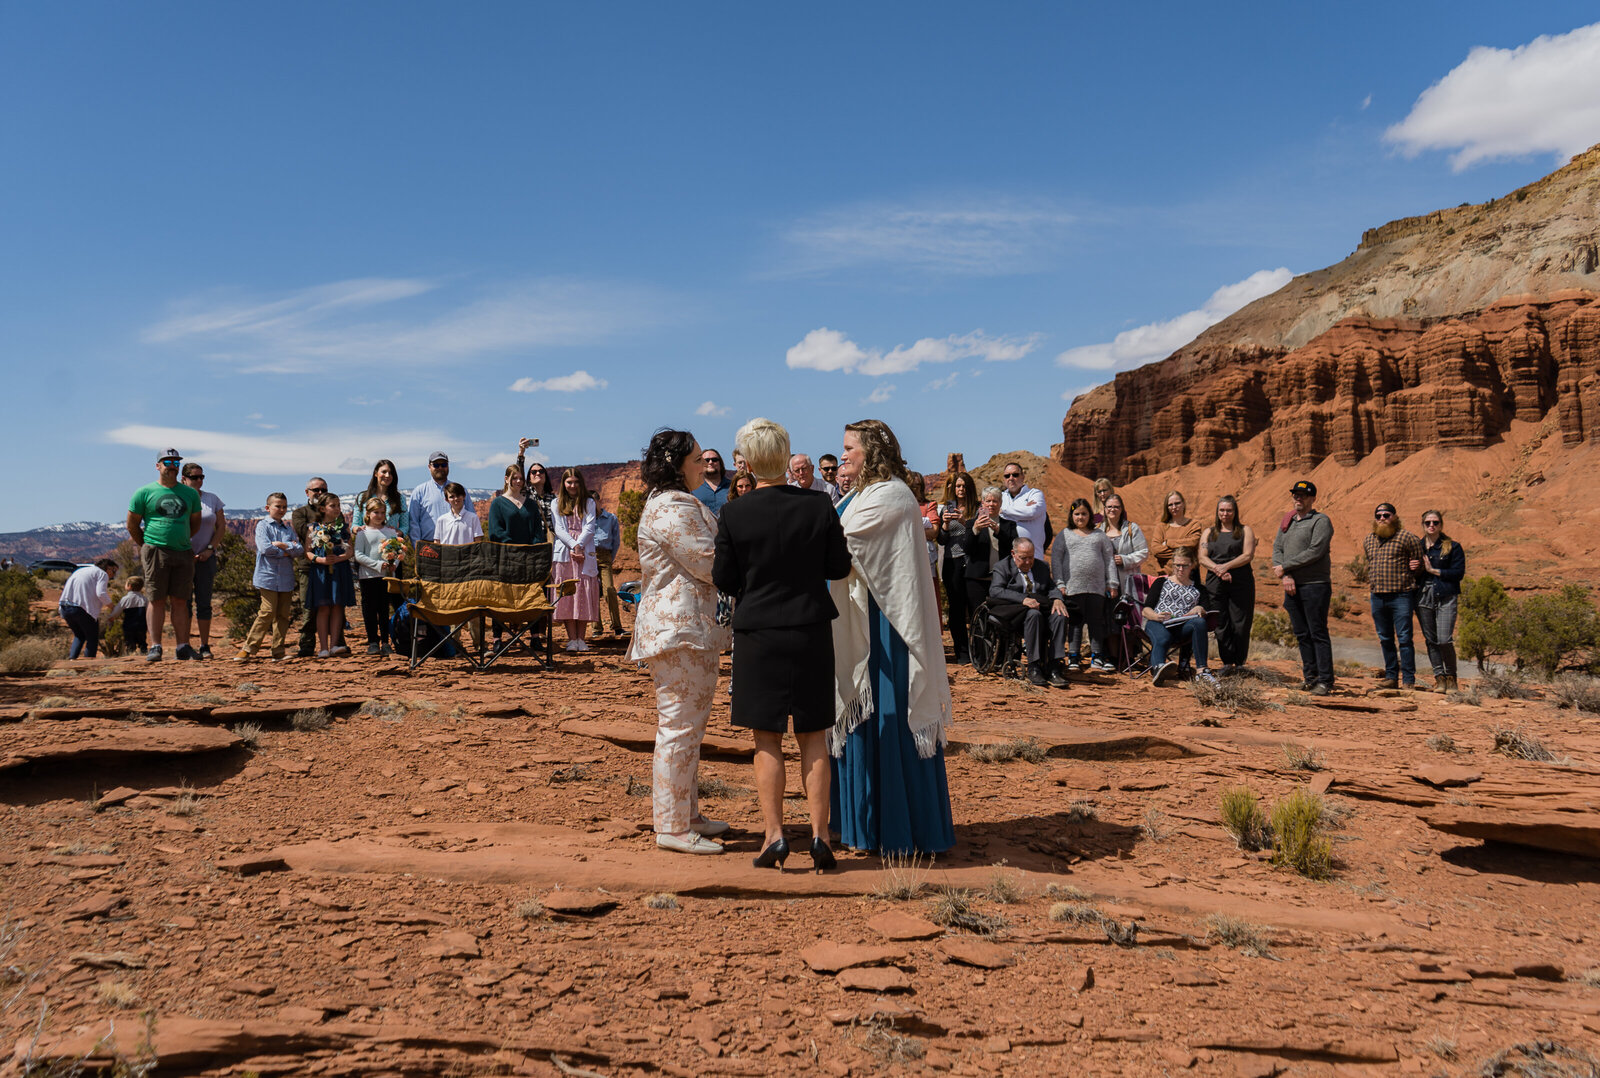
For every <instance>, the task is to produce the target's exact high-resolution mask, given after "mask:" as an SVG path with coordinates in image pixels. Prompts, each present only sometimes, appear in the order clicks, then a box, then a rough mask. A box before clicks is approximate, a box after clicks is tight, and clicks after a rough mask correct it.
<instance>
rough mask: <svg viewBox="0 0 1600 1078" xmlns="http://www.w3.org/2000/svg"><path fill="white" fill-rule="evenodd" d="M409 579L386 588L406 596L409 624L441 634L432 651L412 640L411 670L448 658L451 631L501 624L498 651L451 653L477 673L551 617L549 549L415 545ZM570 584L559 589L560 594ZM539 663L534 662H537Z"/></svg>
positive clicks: (550, 651) (549, 662)
mask: <svg viewBox="0 0 1600 1078" xmlns="http://www.w3.org/2000/svg"><path fill="white" fill-rule="evenodd" d="M416 567H417V568H416V572H417V575H416V576H414V577H406V578H403V579H395V578H391V579H390V581H389V589H390V590H391V591H393V592H396V593H398V594H400V595H401V596H403V597H404V598H405V599H406V602H407V606H408V608H409V610H410V612H411V615H412V617H414V618H415V619H417V620H418V621H420V622H424V623H426V624H428V625H431V626H433V627H434V628H436V629H438V630H439V633H438V634H437V639H435V640H433V641H432V643H431V646H426V647H425V646H424V643H425V634H423V633H420V632H413V633H412V634H411V649H410V669H416V668H417V667H418V666H419V665H421V664H422V663H423V662H424V661H426V660H427V659H429V658H432V657H433V656H435V655H440V654H446V653H447V652H446V644H448V643H450V642H451V641H453V640H454V639H455V635H456V631H457V630H458V629H460V628H462V627H463V626H465V625H468V624H470V623H471V622H473V621H475V620H477V619H480V618H489V617H493V618H496V619H498V620H499V621H500V622H501V623H502V624H503V625H504V626H505V627H506V628H507V629H508V630H509V632H510V635H509V637H508V638H507V639H505V640H504V641H503V642H502V643H501V644H500V646H498V647H488V648H482V649H473V648H456V649H455V650H456V653H457V654H459V655H460V656H461V657H462V658H464V659H466V661H467V663H468V664H469V665H471V667H472V668H473V669H474V670H477V671H483V670H487V669H488V668H489V667H490V666H493V665H494V663H495V661H496V660H498V659H500V658H501V657H502V656H504V655H505V654H506V652H508V651H510V650H511V648H512V647H514V646H515V645H516V644H517V643H518V642H520V641H521V640H522V638H523V636H524V635H525V634H526V633H528V632H529V631H531V630H533V629H534V628H536V627H538V626H539V625H541V624H543V623H548V622H550V621H551V619H552V615H553V614H554V613H555V607H554V606H553V605H552V598H553V596H552V595H551V591H552V589H551V588H550V587H549V580H550V544H549V543H533V544H520V543H490V542H479V543H467V544H464V545H460V546H455V545H450V544H446V543H435V542H431V541H429V542H420V543H418V544H417V545H416ZM574 588H575V582H573V581H568V582H567V583H566V584H564V585H562V589H563V591H565V592H570V591H571V590H573V589H574ZM553 637H554V634H553V633H551V632H548V631H547V632H546V633H545V647H544V662H543V665H545V666H547V667H548V666H553V665H554V664H555V644H554V639H553ZM536 661H537V660H536Z"/></svg>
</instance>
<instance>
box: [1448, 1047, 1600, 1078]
mask: <svg viewBox="0 0 1600 1078" xmlns="http://www.w3.org/2000/svg"><path fill="white" fill-rule="evenodd" d="M1477 1073H1478V1074H1481V1075H1484V1076H1485V1078H1600V1059H1596V1058H1595V1057H1594V1056H1593V1055H1591V1054H1589V1053H1588V1052H1586V1051H1584V1050H1583V1049H1581V1048H1569V1047H1567V1046H1566V1045H1564V1044H1562V1043H1561V1042H1559V1041H1553V1040H1540V1041H1524V1042H1522V1043H1520V1044H1513V1045H1512V1046H1511V1047H1510V1048H1507V1049H1506V1050H1505V1051H1503V1052H1496V1053H1495V1054H1494V1055H1492V1056H1490V1057H1489V1058H1488V1059H1485V1060H1484V1061H1483V1063H1482V1064H1481V1065H1480V1066H1479V1068H1478V1071H1477Z"/></svg>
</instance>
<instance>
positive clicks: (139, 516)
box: [128, 449, 200, 663]
mask: <svg viewBox="0 0 1600 1078" xmlns="http://www.w3.org/2000/svg"><path fill="white" fill-rule="evenodd" d="M182 463H183V457H181V456H179V455H178V451H177V450H176V449H169V450H167V451H166V452H165V453H162V454H161V455H160V456H159V457H157V458H156V481H155V482H154V483H151V484H150V485H148V486H143V487H140V488H139V489H138V490H136V491H134V492H133V498H132V499H131V500H130V501H129V502H128V534H129V535H131V536H133V541H134V542H135V543H138V544H139V564H140V566H141V568H143V569H144V589H145V598H146V599H147V600H148V603H147V604H146V606H145V623H146V625H147V627H148V628H149V630H150V650H149V652H147V653H146V655H145V659H146V660H147V661H149V662H153V663H154V662H160V661H161V631H162V629H164V628H165V627H166V622H167V600H169V599H170V600H172V631H173V634H174V635H176V636H177V638H178V650H177V652H176V655H177V657H178V658H180V659H198V658H200V653H199V652H197V651H195V650H194V648H192V647H190V646H189V596H190V594H191V593H192V591H193V589H194V548H193V546H192V545H191V544H190V541H189V538H190V536H192V535H193V534H194V533H195V531H196V529H198V528H199V527H200V495H199V493H198V492H196V491H195V490H194V488H193V487H188V486H185V485H184V484H182V483H180V482H178V466H179V465H180V464H182Z"/></svg>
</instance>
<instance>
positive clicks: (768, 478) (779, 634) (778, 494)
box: [712, 419, 850, 871]
mask: <svg viewBox="0 0 1600 1078" xmlns="http://www.w3.org/2000/svg"><path fill="white" fill-rule="evenodd" d="M735 442H736V444H737V445H738V447H739V452H740V453H742V454H743V455H744V458H745V462H746V464H747V465H748V466H749V467H750V468H751V469H752V472H753V474H754V475H755V480H756V489H755V491H754V492H753V493H751V494H749V495H746V496H745V497H742V498H738V499H735V500H732V501H729V502H728V503H727V504H726V505H724V506H723V509H722V514H721V518H720V520H719V522H718V525H717V541H716V561H715V563H714V565H713V568H712V581H713V583H715V584H716V586H717V589H718V590H719V591H721V592H723V593H725V594H727V595H730V596H732V597H733V598H734V599H735V600H736V605H735V607H734V613H733V635H734V653H735V655H736V656H737V658H736V659H735V661H734V664H733V688H734V693H733V724H734V725H735V726H743V727H745V728H746V729H749V730H752V731H754V733H755V740H756V754H755V777H756V794H757V797H758V798H759V800H760V803H761V822H762V826H763V828H764V831H765V838H764V839H763V841H762V852H761V854H760V856H758V857H757V858H756V859H755V865H756V867H757V868H770V867H773V866H777V867H779V868H782V867H783V862H784V859H785V858H787V857H788V856H789V844H788V842H787V840H786V839H785V838H784V834H783V789H784V764H783V734H784V731H785V730H786V729H788V728H789V725H790V721H791V719H792V720H793V726H794V736H795V740H796V741H797V742H798V743H799V747H800V774H801V776H802V786H803V788H804V789H805V792H806V801H807V804H808V805H809V807H810V810H811V844H810V852H811V860H812V864H813V866H814V867H815V868H816V869H817V870H818V871H822V870H824V869H829V868H833V867H834V864H835V860H834V855H833V850H832V848H831V847H830V846H829V845H828V804H829V789H830V784H831V780H830V775H829V770H830V768H829V760H828V731H829V730H830V729H831V728H832V727H833V718H834V715H833V680H832V679H831V678H829V677H826V676H821V677H819V676H818V675H819V673H820V672H823V671H831V670H832V669H833V665H834V664H833V620H834V619H835V618H836V617H838V612H837V611H836V610H835V609H834V605H833V599H832V597H831V596H830V595H829V594H828V581H829V580H838V579H842V578H843V577H844V576H846V575H847V574H848V573H849V572H850V552H849V550H848V549H847V548H846V547H845V541H844V531H843V529H842V528H840V526H839V515H838V514H837V513H836V512H835V511H834V508H833V503H832V501H831V500H830V501H826V502H825V501H823V500H822V499H820V498H813V497H811V496H810V494H809V493H808V492H806V491H804V490H801V489H800V488H799V487H793V486H789V485H787V483H786V482H785V480H784V469H785V465H786V462H787V461H788V459H789V432H788V431H786V430H785V429H784V428H783V427H781V426H779V425H778V424H777V423H774V422H773V421H772V420H770V419H752V420H751V421H750V422H748V423H746V424H745V425H744V426H743V427H740V428H739V433H738V435H737V436H736V438H735Z"/></svg>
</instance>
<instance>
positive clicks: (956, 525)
mask: <svg viewBox="0 0 1600 1078" xmlns="http://www.w3.org/2000/svg"><path fill="white" fill-rule="evenodd" d="M936 516H937V519H938V521H939V531H938V543H939V545H940V546H941V547H943V548H944V564H943V566H942V569H941V572H940V574H939V576H940V579H941V580H943V581H944V603H945V612H946V614H947V615H948V617H949V622H950V643H951V645H952V646H953V647H954V649H955V659H956V662H957V663H965V662H968V661H970V659H971V657H972V656H971V654H970V653H969V651H968V643H969V641H968V638H967V637H968V634H967V629H968V624H967V623H968V622H970V621H971V620H972V609H971V607H970V606H969V605H968V604H967V540H968V538H969V536H970V535H971V532H972V522H973V521H974V520H975V519H977V516H978V485H977V484H976V483H975V482H973V479H972V476H971V475H969V474H967V473H966V472H962V471H952V472H951V473H950V474H949V475H948V476H946V477H945V481H944V501H942V502H940V503H939V505H938V506H937V507H936Z"/></svg>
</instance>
